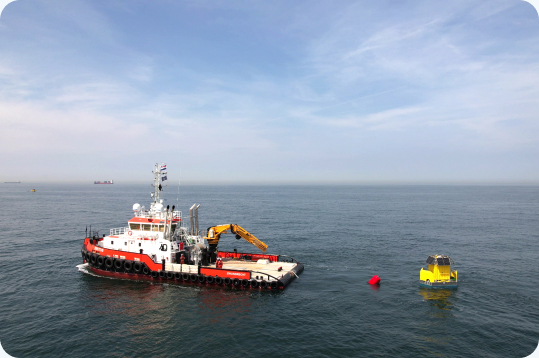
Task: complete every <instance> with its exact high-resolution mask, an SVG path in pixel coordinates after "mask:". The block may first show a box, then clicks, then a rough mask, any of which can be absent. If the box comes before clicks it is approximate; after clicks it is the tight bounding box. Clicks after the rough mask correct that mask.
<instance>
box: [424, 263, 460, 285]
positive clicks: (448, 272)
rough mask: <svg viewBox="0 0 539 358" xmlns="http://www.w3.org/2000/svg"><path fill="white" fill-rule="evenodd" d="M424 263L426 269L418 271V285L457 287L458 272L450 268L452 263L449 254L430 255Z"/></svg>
mask: <svg viewBox="0 0 539 358" xmlns="http://www.w3.org/2000/svg"><path fill="white" fill-rule="evenodd" d="M426 263H427V264H428V265H429V268H428V270H425V269H423V268H421V270H420V271H419V286H421V287H427V288H457V287H458V272H457V271H456V270H452V269H451V265H453V264H454V262H453V260H452V259H451V258H450V257H449V256H445V255H430V256H429V257H427V261H426Z"/></svg>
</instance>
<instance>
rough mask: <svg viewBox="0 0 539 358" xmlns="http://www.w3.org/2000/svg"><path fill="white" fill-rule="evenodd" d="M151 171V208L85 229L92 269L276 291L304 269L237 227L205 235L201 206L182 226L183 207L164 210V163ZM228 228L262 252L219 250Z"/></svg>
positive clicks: (135, 207) (86, 257)
mask: <svg viewBox="0 0 539 358" xmlns="http://www.w3.org/2000/svg"><path fill="white" fill-rule="evenodd" d="M153 174H154V179H153V184H152V185H153V187H154V191H153V192H152V193H151V197H152V199H153V202H152V203H151V205H150V208H149V209H146V208H145V207H144V206H141V205H140V204H138V203H136V204H134V205H133V212H134V216H133V217H132V218H131V219H129V220H128V222H127V225H128V226H126V227H120V228H114V229H110V233H109V234H108V235H100V234H99V232H97V231H92V229H91V227H90V230H89V231H88V229H87V232H86V238H85V239H84V244H83V247H82V250H81V254H82V259H83V263H84V264H87V265H88V268H89V270H91V271H92V272H94V273H96V274H98V275H101V276H107V277H116V278H122V279H134V280H150V281H158V282H167V281H168V282H171V281H174V282H176V283H181V284H197V285H214V286H222V287H232V288H239V289H268V290H277V289H283V288H285V287H286V286H287V285H288V284H289V283H290V282H292V280H293V279H294V278H295V277H297V275H299V274H300V273H301V272H302V271H303V265H302V264H301V263H299V262H298V261H296V260H295V259H293V258H291V257H289V256H286V255H271V254H265V251H266V248H267V245H265V244H264V243H262V242H261V241H260V240H258V239H257V238H256V237H254V236H253V235H252V234H250V233H249V232H247V231H246V230H245V229H243V228H242V227H240V226H239V225H235V224H226V225H218V226H212V227H210V228H208V230H207V233H206V236H203V234H202V233H201V231H200V230H199V220H198V209H199V207H200V204H194V205H193V206H192V207H191V208H190V210H189V220H190V226H189V227H186V226H184V221H183V217H182V213H181V211H177V210H175V209H176V208H175V206H172V208H170V206H167V207H166V208H165V207H164V205H163V199H161V192H162V190H163V189H164V187H165V186H166V185H164V182H165V181H166V180H167V171H166V164H161V165H158V164H155V169H154V170H153ZM228 232H231V233H233V234H236V238H237V239H240V238H244V239H245V240H246V241H248V242H250V243H252V244H253V245H255V246H256V247H258V248H260V249H261V250H262V251H263V253H262V254H260V253H242V252H237V251H236V250H234V251H233V252H226V251H219V250H218V247H217V245H218V242H219V238H220V236H221V234H226V233H228Z"/></svg>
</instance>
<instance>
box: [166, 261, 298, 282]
mask: <svg viewBox="0 0 539 358" xmlns="http://www.w3.org/2000/svg"><path fill="white" fill-rule="evenodd" d="M222 261H223V267H222V269H223V270H233V271H251V272H252V274H253V276H254V277H256V276H258V275H259V276H261V277H260V278H261V279H262V276H264V275H268V276H270V278H276V279H280V278H282V277H283V276H284V275H285V274H287V273H288V272H290V271H291V270H292V269H294V268H295V267H296V266H297V265H298V264H297V263H295V262H270V263H268V264H261V263H258V262H256V261H250V260H237V259H231V258H224V259H222ZM202 267H203V268H216V266H215V264H212V265H208V266H202ZM165 270H166V271H174V272H184V273H197V272H198V266H195V265H186V264H184V265H182V264H165ZM270 278H268V279H270Z"/></svg>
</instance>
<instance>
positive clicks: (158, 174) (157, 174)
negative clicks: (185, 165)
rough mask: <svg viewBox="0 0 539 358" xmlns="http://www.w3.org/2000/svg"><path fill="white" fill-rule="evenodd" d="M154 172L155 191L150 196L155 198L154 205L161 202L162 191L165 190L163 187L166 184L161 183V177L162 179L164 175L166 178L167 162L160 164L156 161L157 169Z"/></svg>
mask: <svg viewBox="0 0 539 358" xmlns="http://www.w3.org/2000/svg"><path fill="white" fill-rule="evenodd" d="M152 173H153V184H152V186H153V187H154V189H153V190H154V191H153V193H151V194H150V196H151V197H152V198H153V203H152V206H154V205H155V204H157V203H160V200H161V191H162V190H163V187H165V186H166V185H163V184H162V183H161V179H162V176H163V175H164V176H165V178H164V179H165V180H166V175H167V165H166V164H165V163H161V166H159V164H158V163H155V170H154V171H153V172H152Z"/></svg>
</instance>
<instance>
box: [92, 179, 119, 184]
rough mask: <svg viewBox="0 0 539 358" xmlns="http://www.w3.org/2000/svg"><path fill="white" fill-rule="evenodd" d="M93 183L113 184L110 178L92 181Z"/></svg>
mask: <svg viewBox="0 0 539 358" xmlns="http://www.w3.org/2000/svg"><path fill="white" fill-rule="evenodd" d="M94 184H114V182H113V181H112V180H105V181H94Z"/></svg>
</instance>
